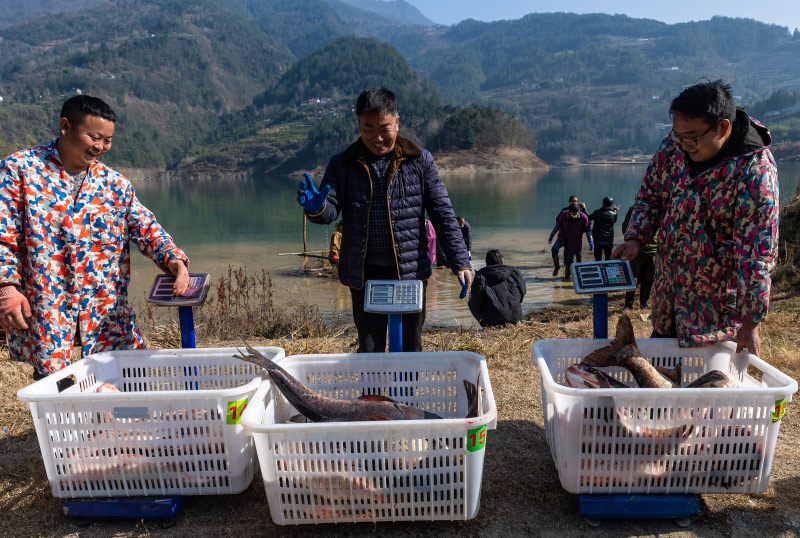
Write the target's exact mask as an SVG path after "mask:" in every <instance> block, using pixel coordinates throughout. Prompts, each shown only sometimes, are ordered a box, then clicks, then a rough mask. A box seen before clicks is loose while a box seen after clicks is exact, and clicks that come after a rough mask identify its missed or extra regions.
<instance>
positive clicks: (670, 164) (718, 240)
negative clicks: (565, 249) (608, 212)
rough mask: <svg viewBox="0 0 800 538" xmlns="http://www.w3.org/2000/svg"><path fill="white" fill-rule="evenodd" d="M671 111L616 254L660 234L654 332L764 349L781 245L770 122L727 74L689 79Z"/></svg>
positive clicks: (689, 343)
mask: <svg viewBox="0 0 800 538" xmlns="http://www.w3.org/2000/svg"><path fill="white" fill-rule="evenodd" d="M669 112H670V116H672V131H670V133H669V134H668V135H667V136H666V137H664V139H663V140H662V141H661V146H660V147H659V148H658V151H657V152H656V154H655V155H654V156H653V159H652V161H651V163H650V166H649V167H648V168H647V172H646V173H645V176H644V179H643V180H642V185H641V188H640V189H639V193H638V194H637V195H636V202H635V204H634V208H633V212H632V214H631V218H630V223H629V224H628V229H627V231H626V232H625V242H624V243H623V244H622V245H620V246H618V247H617V248H616V249H614V252H613V253H612V258H620V259H622V260H634V259H636V257H637V255H638V254H639V252H641V249H642V246H643V245H646V244H647V243H648V242H649V241H650V240H651V239H652V238H653V237H655V238H656V248H657V250H658V255H657V256H656V276H655V282H654V283H653V292H652V302H653V306H652V319H653V335H652V337H653V338H658V337H668V338H677V339H678V343H679V344H680V346H681V347H700V346H706V345H711V344H713V343H715V342H719V341H722V340H735V341H736V342H737V346H736V347H737V353H738V352H740V351H742V350H743V349H744V348H747V350H748V351H750V353H753V354H755V355H758V354H760V352H761V338H760V335H759V331H758V325H759V323H760V322H762V321H764V320H765V319H766V317H767V311H768V309H769V292H770V283H771V281H770V271H772V270H773V269H774V268H775V261H776V259H777V254H778V171H777V167H776V165H775V159H774V158H773V157H772V153H771V152H770V150H769V144H770V142H771V137H770V134H769V130H768V129H767V128H766V127H764V126H763V125H761V124H760V123H758V122H757V121H755V120H754V119H752V118H751V117H750V116H749V115H748V114H747V112H746V111H745V110H744V109H741V108H737V107H736V105H735V104H734V100H733V94H732V93H731V89H730V86H728V85H727V84H725V83H724V82H722V81H721V80H717V81H715V82H704V83H700V84H696V85H694V86H690V87H688V88H686V89H685V90H683V91H682V92H681V93H680V95H678V96H677V97H676V98H675V99H673V100H672V103H671V105H670V110H669Z"/></svg>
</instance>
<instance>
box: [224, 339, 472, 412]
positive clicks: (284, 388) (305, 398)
mask: <svg viewBox="0 0 800 538" xmlns="http://www.w3.org/2000/svg"><path fill="white" fill-rule="evenodd" d="M242 343H243V344H244V346H245V348H246V349H247V354H244V353H243V352H242V351H241V350H239V349H237V350H236V351H238V352H239V355H234V357H235V358H237V359H243V360H245V361H247V362H251V363H253V364H256V365H258V366H261V367H262V368H264V369H265V370H266V371H267V373H269V377H270V379H271V380H272V382H273V383H274V384H275V386H277V387H278V389H279V390H280V391H281V393H282V394H283V396H284V397H285V398H286V399H287V400H288V401H289V403H291V404H292V405H293V406H294V408H295V409H297V410H298V411H300V413H302V414H303V415H304V416H306V417H308V419H310V420H311V421H312V422H354V421H367V420H420V419H441V418H442V417H440V416H439V415H436V414H434V413H430V412H428V411H424V410H422V409H417V408H416V407H411V406H410V405H405V404H402V403H400V402H396V401H394V400H392V399H391V398H388V397H386V396H379V395H366V396H361V397H360V398H359V399H357V400H335V399H333V398H328V397H326V396H321V395H319V394H317V393H316V392H314V391H313V390H311V389H309V388H308V387H306V386H305V385H303V384H302V383H301V382H300V381H298V380H297V379H295V378H294V377H293V376H292V375H291V374H290V373H289V372H287V371H286V370H284V369H283V368H281V367H280V366H279V365H278V364H276V363H275V362H273V361H272V360H270V359H268V358H267V357H265V356H264V355H262V354H261V353H259V352H258V351H257V350H256V349H255V348H253V347H252V346H251V345H250V344H248V343H247V342H245V341H244V340H242ZM476 392H477V391H476Z"/></svg>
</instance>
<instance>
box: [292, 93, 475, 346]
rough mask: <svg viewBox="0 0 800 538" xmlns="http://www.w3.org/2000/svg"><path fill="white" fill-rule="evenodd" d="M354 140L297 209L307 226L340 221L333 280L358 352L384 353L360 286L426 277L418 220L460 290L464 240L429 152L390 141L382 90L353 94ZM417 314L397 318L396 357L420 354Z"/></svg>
mask: <svg viewBox="0 0 800 538" xmlns="http://www.w3.org/2000/svg"><path fill="white" fill-rule="evenodd" d="M356 114H357V116H358V126H359V129H360V132H361V137H360V138H359V139H358V140H356V142H354V143H353V144H352V145H350V147H348V148H347V149H346V150H345V151H343V152H342V153H339V154H337V155H334V156H333V157H332V158H331V160H330V163H329V164H328V168H327V169H326V170H325V176H324V177H323V178H322V183H321V185H320V189H319V191H317V189H316V187H315V186H314V183H313V181H312V180H311V178H310V177H308V176H307V177H306V180H305V182H301V183H300V189H299V190H298V192H297V194H298V198H297V201H298V203H299V204H300V205H301V206H303V208H304V209H305V212H306V215H307V216H308V219H309V220H310V221H311V222H315V223H318V224H330V223H331V222H333V221H334V220H335V219H336V218H338V217H339V215H341V218H342V226H343V227H344V231H343V232H342V247H341V252H340V254H339V280H340V281H341V282H342V284H344V285H345V286H348V287H350V293H351V297H352V300H353V320H354V321H355V325H356V328H357V329H358V344H359V345H358V351H359V352H360V353H368V352H374V351H378V352H382V351H385V350H386V327H387V322H388V316H387V315H385V314H375V313H369V312H364V290H365V286H364V285H365V283H366V282H367V281H368V280H382V279H388V280H398V279H399V280H422V281H423V285H424V286H425V287H427V286H426V284H427V282H426V280H427V279H428V277H430V276H431V260H430V257H429V255H428V241H427V232H426V229H425V215H426V214H427V216H428V218H429V219H430V220H431V222H432V223H433V227H434V229H435V230H436V237H437V238H438V239H439V240H440V241H441V242H442V245H443V247H444V250H445V254H446V255H447V259H448V260H450V261H451V265H450V267H452V268H453V272H454V273H455V274H456V275H458V279H459V281H460V282H461V284H462V285H464V286H469V283H470V280H471V279H472V273H471V272H470V263H469V257H468V254H467V250H466V248H465V246H464V238H463V236H462V234H461V230H460V229H459V227H458V223H457V222H456V216H455V212H454V211H453V206H452V205H451V203H450V198H449V197H448V195H447V189H445V187H444V184H443V183H442V180H441V178H440V177H439V171H438V170H437V169H436V165H435V164H434V162H433V157H432V156H431V154H430V153H429V152H428V151H427V150H425V149H422V148H420V147H419V146H417V145H416V144H415V143H414V142H412V141H411V140H409V139H407V138H403V137H401V136H398V135H397V129H398V125H399V114H398V107H397V98H396V97H395V95H394V93H392V92H390V91H389V90H387V89H385V88H371V89H369V90H365V91H363V92H361V95H359V96H358V100H357V102H356ZM424 297H425V294H424V292H423V309H422V312H419V313H415V314H404V315H403V351H421V350H422V325H423V323H424V322H425V300H424Z"/></svg>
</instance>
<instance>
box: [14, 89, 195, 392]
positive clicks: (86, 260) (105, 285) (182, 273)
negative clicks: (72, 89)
mask: <svg viewBox="0 0 800 538" xmlns="http://www.w3.org/2000/svg"><path fill="white" fill-rule="evenodd" d="M115 121H116V115H115V114H114V112H113V111H112V110H111V108H110V107H109V106H108V105H107V104H106V103H104V102H103V101H101V100H100V99H98V98H96V97H90V96H87V95H79V96H75V97H72V98H70V99H68V100H67V101H66V102H65V103H64V105H63V106H62V109H61V117H60V120H59V131H60V135H59V137H58V138H57V139H56V140H54V141H53V142H51V143H50V144H49V145H46V146H38V147H34V148H30V149H26V150H22V151H19V152H17V153H14V154H13V155H11V156H9V157H7V158H6V159H4V160H2V161H0V325H1V326H2V327H3V328H4V329H6V331H7V333H8V345H9V350H10V354H11V358H12V359H15V360H19V361H27V362H30V363H31V364H33V366H34V379H38V378H41V377H43V376H46V375H48V374H50V373H52V372H54V371H56V370H59V369H61V368H63V367H65V366H67V365H68V364H69V363H70V360H71V357H72V347H73V342H74V341H75V339H76V336H77V337H78V340H79V342H80V345H81V349H82V352H83V354H89V353H97V352H100V351H107V350H112V349H131V348H134V349H135V348H142V347H144V341H143V339H142V335H141V333H140V332H139V330H138V328H137V326H136V317H135V314H134V311H133V308H131V306H130V305H129V304H128V300H127V299H128V283H129V282H130V249H129V241H133V242H134V243H135V244H136V246H137V247H138V248H139V250H141V251H142V253H144V254H145V255H147V256H149V257H150V258H152V259H153V261H155V263H156V264H157V265H158V266H159V267H160V268H161V269H163V270H165V271H169V272H171V273H172V274H173V275H175V276H176V281H175V285H174V288H173V292H174V293H175V294H176V295H180V294H183V292H184V291H185V290H186V287H187V285H188V282H189V274H188V270H187V264H188V263H189V260H188V259H187V258H186V255H185V254H184V253H183V251H181V250H180V249H179V248H178V247H176V246H175V243H174V242H173V241H172V238H171V237H170V236H169V234H167V232H166V231H165V230H164V229H163V228H161V226H160V225H159V224H158V222H156V219H155V216H154V215H153V213H151V212H150V211H149V210H148V209H147V208H146V207H144V206H143V205H141V204H140V203H139V201H138V200H137V199H136V195H135V194H134V191H133V187H132V186H131V184H130V183H129V182H128V180H126V179H125V177H123V176H122V175H121V174H119V173H118V172H116V171H114V170H113V169H111V168H109V167H107V166H105V165H104V164H102V163H101V162H99V161H98V160H97V159H98V158H99V157H100V156H101V155H103V154H104V153H105V152H106V151H108V150H109V149H110V148H111V141H112V137H113V135H114V125H115Z"/></svg>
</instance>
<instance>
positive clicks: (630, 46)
mask: <svg viewBox="0 0 800 538" xmlns="http://www.w3.org/2000/svg"><path fill="white" fill-rule="evenodd" d="M23 4H25V5H26V6H27V4H29V3H27V2H26V3H15V2H10V1H9V0H0V8H3V9H4V11H3V12H4V19H3V21H2V23H0V97H2V98H3V100H2V101H1V102H0V154H2V155H6V154H8V153H10V152H11V151H13V150H15V149H18V148H20V147H24V146H27V145H30V144H33V143H39V142H47V141H49V140H50V139H51V138H52V136H53V135H54V127H55V125H56V120H57V118H56V115H57V111H58V108H59V107H60V105H61V102H63V100H64V98H65V97H66V96H69V95H72V94H74V93H76V92H78V91H81V92H84V93H90V94H94V95H98V96H100V97H102V98H104V99H107V100H108V101H109V102H110V103H111V104H112V106H113V107H114V108H115V110H116V111H117V112H118V114H119V116H120V118H121V119H120V122H119V126H118V135H117V136H116V143H115V147H114V150H113V151H112V152H111V153H109V155H108V159H107V160H108V161H109V162H111V163H112V164H118V165H129V166H141V167H152V166H155V167H176V166H179V165H181V166H208V167H212V166H222V165H224V166H243V165H247V166H253V165H258V166H263V167H264V168H265V169H281V168H282V167H285V166H288V165H289V164H292V163H294V164H297V163H302V165H303V166H310V165H311V164H314V163H317V164H320V163H321V162H324V160H325V159H327V156H328V155H329V153H330V152H331V151H332V149H333V148H339V147H341V144H342V143H344V142H346V141H347V140H350V139H352V138H354V136H355V119H354V117H353V114H352V106H353V103H354V99H355V96H356V95H357V93H358V91H360V90H361V89H363V88H364V87H367V86H372V85H385V86H388V87H391V88H392V89H393V90H395V91H397V93H398V94H399V95H400V97H401V106H402V111H401V126H402V129H403V132H404V133H405V134H406V135H411V136H414V137H417V138H418V139H419V140H420V141H421V142H422V143H424V144H427V145H429V146H430V147H431V148H433V149H441V150H445V149H447V148H460V147H465V146H468V145H470V144H472V145H473V146H472V147H486V146H485V144H487V143H490V142H491V143H498V142H497V141H498V140H500V143H503V144H527V145H528V147H529V148H530V149H534V150H536V151H537V152H538V153H539V154H540V155H541V156H543V157H544V158H545V159H546V160H548V161H549V162H559V161H561V162H574V161H576V160H577V161H580V160H586V159H592V158H597V157H598V156H603V155H614V154H619V155H634V154H648V153H650V152H651V151H652V150H653V148H654V147H655V145H656V144H657V142H658V140H659V139H660V138H661V137H662V136H663V134H664V133H665V131H666V130H667V129H668V123H669V118H668V116H667V110H668V108H669V100H670V99H671V98H672V97H673V96H674V95H676V94H677V93H678V92H679V91H680V90H681V89H682V88H683V87H684V86H685V85H688V84H692V83H694V82H696V81H698V80H699V79H701V78H704V77H705V78H709V79H715V78H723V79H725V80H726V81H729V82H730V83H731V84H732V85H733V88H734V91H735V93H736V95H737V101H738V102H739V104H742V105H745V106H748V107H749V108H751V109H752V112H753V113H754V114H755V115H756V116H760V119H761V120H762V121H764V122H765V123H767V124H768V126H770V127H771V128H772V130H773V134H774V135H775V138H776V140H784V141H789V142H791V140H796V139H797V138H798V136H799V133H798V120H797V119H796V117H797V116H796V115H795V116H792V112H791V111H790V110H783V111H781V110H782V109H783V108H786V107H790V106H792V104H793V103H795V102H796V101H792V103H790V104H786V105H781V106H780V107H778V108H777V109H773V108H774V107H775V106H777V105H776V104H775V103H777V102H778V101H780V102H783V101H787V99H788V100H791V99H794V97H793V96H795V95H796V93H797V92H800V34H798V32H795V33H794V34H790V33H789V31H788V30H787V29H786V28H784V27H780V26H775V25H767V24H762V23H758V22H755V21H752V20H749V19H729V18H723V17H715V18H713V19H712V20H710V21H700V22H692V23H685V24H674V25H668V24H664V23H660V22H657V21H652V20H644V19H632V18H629V17H625V16H609V15H575V14H565V13H552V14H534V15H528V16H526V17H523V18H521V19H519V20H514V21H500V22H494V23H482V22H477V21H473V20H467V21H463V22H461V23H460V24H458V25H455V26H451V27H443V26H435V25H432V24H431V23H430V21H428V20H427V19H425V18H424V17H423V16H422V15H421V14H419V12H418V11H417V10H415V9H414V8H413V7H411V6H410V5H409V4H407V3H406V2H404V1H402V0H395V1H393V2H388V3H387V2H381V1H380V0H116V1H113V2H112V1H108V0H52V1H51V2H46V3H44V2H42V3H36V5H35V6H27V7H21V6H22V5H23ZM369 38H372V39H369ZM776 92H777V93H776ZM773 94H774V95H773ZM770 99H772V100H773V101H774V102H768V101H769V100H770ZM781 100H783V101H781ZM787 103H788V101H787ZM770 107H773V108H770ZM775 110H777V113H776V114H768V113H771V112H775ZM498 126H499V127H498ZM498 133H503V134H504V135H503V136H501V137H500V138H498V136H497V134H498Z"/></svg>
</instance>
